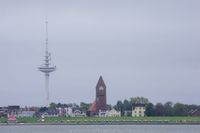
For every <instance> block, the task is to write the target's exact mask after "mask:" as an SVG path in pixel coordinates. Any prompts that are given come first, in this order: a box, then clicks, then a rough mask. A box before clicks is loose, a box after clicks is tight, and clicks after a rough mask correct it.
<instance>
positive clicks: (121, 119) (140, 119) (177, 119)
mask: <svg viewBox="0 0 200 133" xmlns="http://www.w3.org/2000/svg"><path fill="white" fill-rule="evenodd" d="M6 121H7V120H6V118H0V123H6ZM17 121H18V122H19V123H43V122H41V121H40V118H30V117H23V118H17ZM90 122H95V123H98V122H168V123H176V122H181V123H184V122H187V123H190V122H191V123H193V122H197V123H200V117H197V116H194V117H191V116H181V117H179V116H173V117H47V118H45V123H90Z"/></svg>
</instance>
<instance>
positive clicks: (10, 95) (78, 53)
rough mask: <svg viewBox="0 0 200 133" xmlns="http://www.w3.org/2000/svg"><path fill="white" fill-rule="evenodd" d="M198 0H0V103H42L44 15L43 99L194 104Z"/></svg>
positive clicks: (199, 48)
mask: <svg viewBox="0 0 200 133" xmlns="http://www.w3.org/2000/svg"><path fill="white" fill-rule="evenodd" d="M199 7H200V1H199V0H165V1H164V0H162V1H161V0H151V1H150V0H146V1H145V0H105V1H103V0H98V1H97V0H90V1H88V0H52V1H50V0H48V1H44V0H43V1H42V0H0V61H1V66H0V92H1V93H0V94H1V95H0V106H5V105H13V104H18V105H22V106H25V105H28V106H31V105H37V106H42V105H44V103H45V89H44V74H43V73H41V72H39V71H38V70H37V67H39V66H40V65H41V64H42V63H43V59H44V48H45V16H47V17H48V21H49V50H50V52H51V54H52V63H53V64H55V65H56V66H57V71H55V72H53V73H51V75H50V101H52V102H61V103H73V102H75V103H79V102H81V101H84V102H88V103H90V102H93V101H94V100H95V86H96V83H97V81H98V78H99V76H100V75H102V76H103V79H104V81H105V83H106V85H107V102H108V103H110V104H112V105H114V104H115V103H116V101H117V100H124V99H125V98H126V99H129V98H130V97H136V96H144V97H147V98H148V99H149V100H150V101H151V102H153V103H157V102H163V103H164V102H166V101H172V102H182V103H188V104H200V103H199V94H200V8H199Z"/></svg>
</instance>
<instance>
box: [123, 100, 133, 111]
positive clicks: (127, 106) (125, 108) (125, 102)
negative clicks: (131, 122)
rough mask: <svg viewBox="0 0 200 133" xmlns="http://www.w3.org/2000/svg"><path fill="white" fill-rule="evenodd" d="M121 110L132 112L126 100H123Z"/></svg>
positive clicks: (130, 105)
mask: <svg viewBox="0 0 200 133" xmlns="http://www.w3.org/2000/svg"><path fill="white" fill-rule="evenodd" d="M123 109H124V111H125V110H126V111H127V110H129V111H130V110H132V104H131V103H130V102H129V101H128V100H127V99H125V100H124V103H123Z"/></svg>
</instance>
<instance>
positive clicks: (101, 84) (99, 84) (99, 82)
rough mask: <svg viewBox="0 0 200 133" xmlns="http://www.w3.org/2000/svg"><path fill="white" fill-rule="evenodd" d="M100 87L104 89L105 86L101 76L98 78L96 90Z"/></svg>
mask: <svg viewBox="0 0 200 133" xmlns="http://www.w3.org/2000/svg"><path fill="white" fill-rule="evenodd" d="M100 86H102V87H104V88H106V85H105V83H104V81H103V77H102V76H100V77H99V81H98V82H97V86H96V88H99V87H100Z"/></svg>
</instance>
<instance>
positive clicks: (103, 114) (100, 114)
mask: <svg viewBox="0 0 200 133" xmlns="http://www.w3.org/2000/svg"><path fill="white" fill-rule="evenodd" d="M106 116H108V111H102V110H99V117H106Z"/></svg>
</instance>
